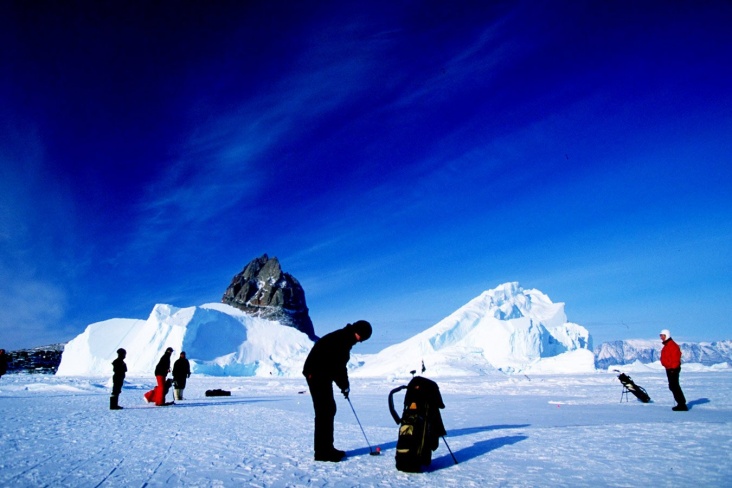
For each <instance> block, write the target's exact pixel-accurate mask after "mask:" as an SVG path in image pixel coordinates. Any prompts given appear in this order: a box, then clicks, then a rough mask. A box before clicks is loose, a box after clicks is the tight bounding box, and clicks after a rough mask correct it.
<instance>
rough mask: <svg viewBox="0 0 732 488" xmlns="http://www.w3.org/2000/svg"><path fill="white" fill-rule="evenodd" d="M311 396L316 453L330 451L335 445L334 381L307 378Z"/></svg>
mask: <svg viewBox="0 0 732 488" xmlns="http://www.w3.org/2000/svg"><path fill="white" fill-rule="evenodd" d="M307 381H308V388H309V389H310V396H311V397H312V399H313V409H314V410H315V434H314V436H313V445H314V448H315V452H316V453H324V454H325V453H328V452H329V451H332V450H333V449H334V447H333V421H334V419H335V414H336V402H335V398H333V382H332V381H330V380H327V381H323V380H317V379H315V378H307Z"/></svg>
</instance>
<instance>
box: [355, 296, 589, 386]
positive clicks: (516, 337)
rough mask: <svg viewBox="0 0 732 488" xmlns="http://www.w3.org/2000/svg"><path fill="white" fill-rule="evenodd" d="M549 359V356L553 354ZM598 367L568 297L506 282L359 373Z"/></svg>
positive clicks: (366, 362) (383, 353)
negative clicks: (554, 297)
mask: <svg viewBox="0 0 732 488" xmlns="http://www.w3.org/2000/svg"><path fill="white" fill-rule="evenodd" d="M548 359H550V360H548ZM423 362H424V365H425V366H426V367H427V369H428V371H429V373H428V374H429V375H431V376H436V375H438V376H439V375H465V374H483V373H486V372H489V371H495V370H499V371H502V372H505V373H516V372H527V371H532V372H551V371H554V372H583V371H594V355H593V353H592V339H591V337H590V334H589V332H588V331H587V329H585V328H584V327H582V326H581V325H578V324H574V323H571V322H567V316H566V315H565V313H564V304H563V303H552V301H551V300H550V299H549V297H547V296H546V295H545V294H543V293H542V292H540V291H538V290H534V289H532V290H524V289H523V288H521V286H519V284H518V283H515V282H514V283H505V284H503V285H500V286H498V287H497V288H494V289H492V290H488V291H485V292H483V293H482V294H481V295H480V296H478V297H476V298H474V299H473V300H471V301H470V302H468V303H467V304H466V305H464V306H463V307H461V308H460V309H458V310H457V311H455V312H453V313H452V314H451V315H450V316H448V317H446V318H445V319H443V320H442V321H440V322H438V323H437V324H436V325H434V326H433V327H431V328H429V329H427V330H425V331H424V332H422V333H420V334H417V335H416V336H414V337H412V338H410V339H407V340H406V341H404V342H402V343H400V344H396V345H393V346H390V347H387V348H386V349H384V350H383V351H381V352H379V353H378V354H376V355H373V356H368V357H364V358H363V366H362V367H361V368H359V369H358V370H357V371H355V372H354V373H355V374H356V375H359V376H382V375H387V376H388V375H405V374H407V373H408V372H409V371H410V370H417V371H420V369H421V366H422V364H423Z"/></svg>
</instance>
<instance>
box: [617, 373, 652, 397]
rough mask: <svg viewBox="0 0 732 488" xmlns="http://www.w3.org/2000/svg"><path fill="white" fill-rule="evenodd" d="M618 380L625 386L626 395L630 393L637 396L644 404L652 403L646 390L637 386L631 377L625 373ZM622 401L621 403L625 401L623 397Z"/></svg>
mask: <svg viewBox="0 0 732 488" xmlns="http://www.w3.org/2000/svg"><path fill="white" fill-rule="evenodd" d="M618 379H619V380H620V382H621V383H622V384H623V387H624V388H625V389H624V390H623V393H625V392H626V391H629V392H631V393H632V394H633V395H635V397H636V398H637V399H638V400H640V401H642V402H643V403H648V402H650V401H651V397H650V396H648V393H647V392H646V390H644V389H643V387H641V386H638V385H636V384H635V382H634V381H633V380H632V379H631V378H630V376H628V375H627V374H625V373H620V374H619V375H618ZM620 401H621V402H622V401H623V397H622V395H621V396H620Z"/></svg>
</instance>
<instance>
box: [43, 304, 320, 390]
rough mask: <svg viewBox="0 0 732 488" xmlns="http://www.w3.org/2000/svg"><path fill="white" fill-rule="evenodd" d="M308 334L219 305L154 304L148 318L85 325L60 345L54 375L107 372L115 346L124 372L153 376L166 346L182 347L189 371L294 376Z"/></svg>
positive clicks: (308, 344) (307, 347) (308, 343)
mask: <svg viewBox="0 0 732 488" xmlns="http://www.w3.org/2000/svg"><path fill="white" fill-rule="evenodd" d="M312 344H313V343H312V341H310V339H308V337H307V335H305V334H304V333H302V332H300V331H298V330H296V329H294V328H292V327H287V326H284V325H281V324H280V323H279V322H273V321H270V320H265V319H261V318H257V317H252V316H250V315H247V314H245V313H244V312H242V311H240V310H238V309H236V308H234V307H231V306H229V305H224V304H220V303H211V304H206V305H202V306H200V307H188V308H176V307H173V306H170V305H156V306H155V307H154V308H153V310H152V312H151V313H150V317H148V319H147V320H133V319H111V320H105V321H103V322H97V323H94V324H91V325H89V326H88V327H87V328H86V330H85V331H84V332H83V333H82V334H80V335H79V336H77V337H76V338H74V339H73V340H71V341H70V342H69V343H68V344H67V345H66V348H65V349H64V353H63V356H62V357H61V364H60V365H59V368H58V372H57V373H56V374H57V375H60V376H107V375H110V374H111V371H112V367H111V362H112V361H113V360H114V358H116V357H117V353H116V351H117V349H118V348H120V347H123V348H124V349H126V350H127V359H126V360H125V362H126V363H127V369H128V371H127V374H128V376H152V375H153V371H154V370H155V365H156V364H157V362H158V360H159V359H160V357H161V356H162V355H163V352H164V351H165V349H166V348H167V347H172V348H173V349H174V353H173V359H174V360H175V359H177V358H178V354H179V353H180V351H186V355H187V356H188V359H189V360H190V362H191V370H192V372H194V373H203V374H208V375H214V376H270V375H272V376H293V375H295V374H301V373H300V371H302V364H303V363H304V362H305V357H306V355H307V353H308V352H309V351H310V348H311V347H312Z"/></svg>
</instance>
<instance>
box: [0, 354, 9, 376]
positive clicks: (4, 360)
mask: <svg viewBox="0 0 732 488" xmlns="http://www.w3.org/2000/svg"><path fill="white" fill-rule="evenodd" d="M7 372H8V355H7V354H5V349H0V378H2V376H3V375H4V374H5V373H7Z"/></svg>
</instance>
